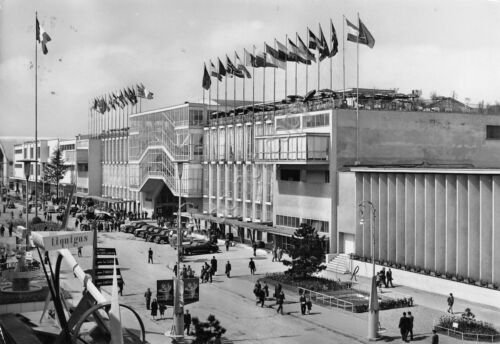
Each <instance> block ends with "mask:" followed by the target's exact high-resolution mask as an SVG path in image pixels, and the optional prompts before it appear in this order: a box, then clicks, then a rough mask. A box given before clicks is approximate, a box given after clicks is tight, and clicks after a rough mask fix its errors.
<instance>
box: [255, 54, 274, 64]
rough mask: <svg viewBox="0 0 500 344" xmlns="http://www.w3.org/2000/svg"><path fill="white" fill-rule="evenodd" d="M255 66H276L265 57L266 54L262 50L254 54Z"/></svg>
mask: <svg viewBox="0 0 500 344" xmlns="http://www.w3.org/2000/svg"><path fill="white" fill-rule="evenodd" d="M255 67H257V68H259V67H271V68H276V67H278V66H277V65H275V64H274V63H273V62H272V60H271V59H270V58H268V57H267V54H266V53H264V52H262V53H259V54H257V55H255Z"/></svg>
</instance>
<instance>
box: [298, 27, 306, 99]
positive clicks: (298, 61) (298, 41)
mask: <svg viewBox="0 0 500 344" xmlns="http://www.w3.org/2000/svg"><path fill="white" fill-rule="evenodd" d="M298 36H299V34H298V33H297V32H295V46H296V47H297V44H299V41H298V39H297V37H298ZM306 65H307V63H306ZM298 67H299V55H297V57H296V59H295V95H297V94H298V93H297V92H298V91H297V69H298Z"/></svg>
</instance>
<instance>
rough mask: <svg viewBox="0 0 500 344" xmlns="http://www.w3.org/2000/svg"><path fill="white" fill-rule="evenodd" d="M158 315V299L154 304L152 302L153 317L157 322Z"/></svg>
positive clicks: (154, 300)
mask: <svg viewBox="0 0 500 344" xmlns="http://www.w3.org/2000/svg"><path fill="white" fill-rule="evenodd" d="M157 314H158V302H157V301H156V299H153V302H151V316H152V317H153V320H156V315H157Z"/></svg>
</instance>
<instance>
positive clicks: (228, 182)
mask: <svg viewBox="0 0 500 344" xmlns="http://www.w3.org/2000/svg"><path fill="white" fill-rule="evenodd" d="M223 166H224V171H223V173H224V193H225V195H224V203H223V204H224V216H227V215H228V214H229V213H230V212H231V209H232V207H233V205H232V204H230V203H231V202H232V201H228V197H227V195H229V188H231V189H232V188H233V185H232V183H233V182H234V179H233V176H231V175H230V167H229V166H233V165H229V164H226V165H223ZM231 215H232V214H231Z"/></svg>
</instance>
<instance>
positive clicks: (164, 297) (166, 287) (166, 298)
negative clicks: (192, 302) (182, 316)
mask: <svg viewBox="0 0 500 344" xmlns="http://www.w3.org/2000/svg"><path fill="white" fill-rule="evenodd" d="M156 300H157V301H158V303H159V304H166V305H167V306H173V305H174V281H173V280H157V281H156Z"/></svg>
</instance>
